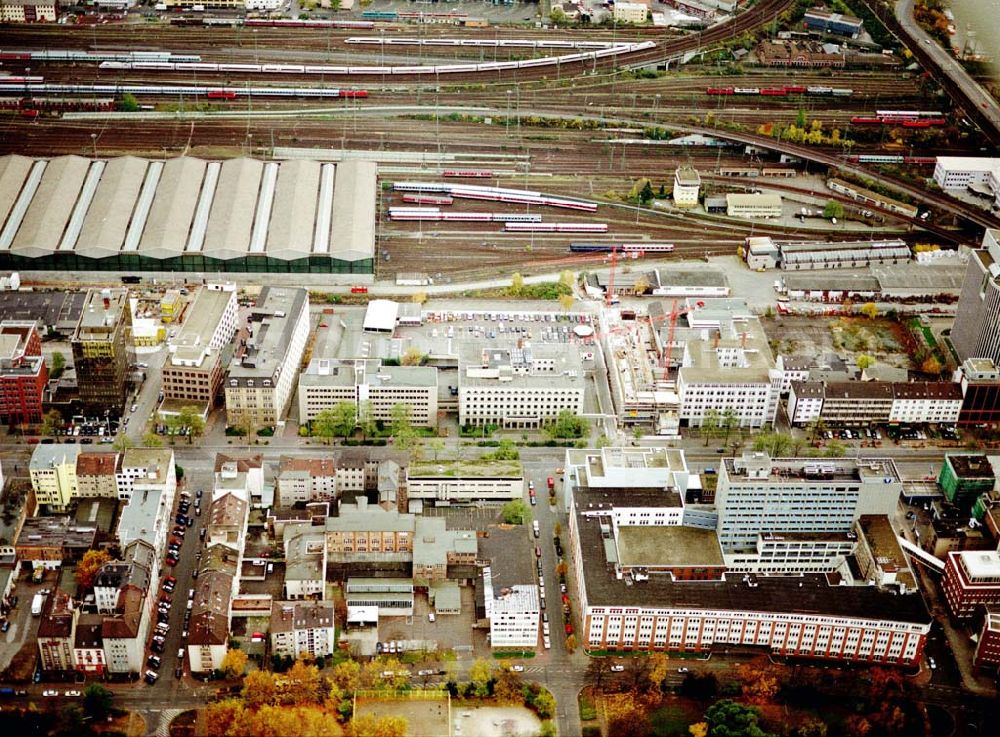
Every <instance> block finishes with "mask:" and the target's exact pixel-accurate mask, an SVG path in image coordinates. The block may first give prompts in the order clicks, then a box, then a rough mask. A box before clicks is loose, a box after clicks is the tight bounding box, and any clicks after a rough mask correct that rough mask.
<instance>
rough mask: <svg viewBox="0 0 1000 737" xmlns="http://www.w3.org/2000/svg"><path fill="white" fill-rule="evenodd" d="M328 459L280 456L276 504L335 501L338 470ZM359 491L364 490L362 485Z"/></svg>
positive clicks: (284, 505) (288, 504)
mask: <svg viewBox="0 0 1000 737" xmlns="http://www.w3.org/2000/svg"><path fill="white" fill-rule="evenodd" d="M339 470H340V469H338V468H337V466H336V464H335V463H334V462H333V460H331V459H329V458H293V457H291V456H286V457H282V458H281V460H280V461H279V464H278V476H277V478H276V479H275V481H276V482H277V486H278V504H279V505H280V506H283V507H290V506H291V505H293V504H298V503H301V502H328V501H331V500H333V499H337V498H338V497H339V496H340V494H339V493H338V488H339V484H338V471H339ZM363 481H364V480H363V479H362V483H361V488H364V483H363Z"/></svg>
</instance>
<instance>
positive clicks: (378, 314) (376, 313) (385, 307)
mask: <svg viewBox="0 0 1000 737" xmlns="http://www.w3.org/2000/svg"><path fill="white" fill-rule="evenodd" d="M398 316H399V305H398V304H396V303H395V302H393V301H392V300H391V299H373V300H372V301H371V302H369V303H368V309H367V310H366V311H365V321H364V330H366V331H367V330H371V331H374V332H377V333H391V332H392V331H393V330H395V329H396V318H397V317H398Z"/></svg>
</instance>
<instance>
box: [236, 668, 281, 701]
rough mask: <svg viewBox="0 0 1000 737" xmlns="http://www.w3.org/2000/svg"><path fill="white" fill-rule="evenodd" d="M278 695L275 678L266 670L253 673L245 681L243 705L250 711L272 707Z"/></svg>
mask: <svg viewBox="0 0 1000 737" xmlns="http://www.w3.org/2000/svg"><path fill="white" fill-rule="evenodd" d="M276 694H277V687H276V686H275V683H274V676H273V675H272V674H271V673H269V672H268V671H266V670H255V671H251V672H250V673H248V674H247V677H246V678H244V679H243V694H242V695H243V705H244V706H246V707H247V708H248V709H259V708H261V707H262V706H270V705H271V704H273V703H274V697H275V695H276Z"/></svg>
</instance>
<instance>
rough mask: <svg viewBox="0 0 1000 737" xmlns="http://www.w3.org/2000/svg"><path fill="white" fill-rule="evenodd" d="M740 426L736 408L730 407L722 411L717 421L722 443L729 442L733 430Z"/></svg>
mask: <svg viewBox="0 0 1000 737" xmlns="http://www.w3.org/2000/svg"><path fill="white" fill-rule="evenodd" d="M739 426H740V418H739V416H738V415H737V414H736V410H734V409H732V408H730V409H727V410H726V411H724V412H723V413H722V420H721V421H720V422H719V430H720V431H721V432H722V444H723V445H725V444H726V443H728V442H729V436H730V435H731V434H732V432H733V430H735V429H736V428H737V427H739Z"/></svg>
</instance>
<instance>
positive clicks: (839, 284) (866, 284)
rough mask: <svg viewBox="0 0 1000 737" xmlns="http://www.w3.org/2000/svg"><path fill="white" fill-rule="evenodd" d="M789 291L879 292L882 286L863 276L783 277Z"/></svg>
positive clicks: (872, 278) (795, 275) (792, 274)
mask: <svg viewBox="0 0 1000 737" xmlns="http://www.w3.org/2000/svg"><path fill="white" fill-rule="evenodd" d="M782 280H783V281H784V283H785V288H786V289H788V290H789V291H793V292H795V291H823V292H827V291H829V292H879V291H881V289H882V285H881V284H880V283H879V280H878V279H876V278H875V277H874V276H866V275H864V274H805V273H798V274H795V273H790V274H787V275H783V278H782Z"/></svg>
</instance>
